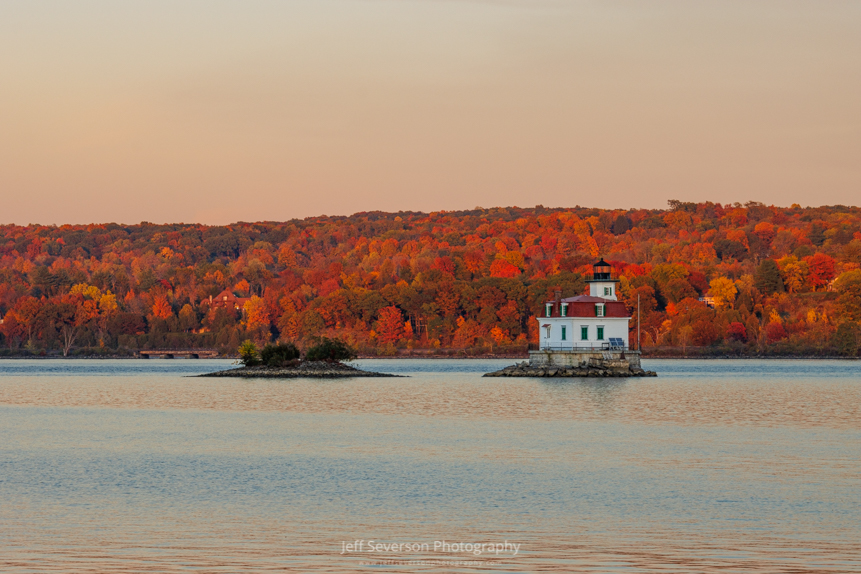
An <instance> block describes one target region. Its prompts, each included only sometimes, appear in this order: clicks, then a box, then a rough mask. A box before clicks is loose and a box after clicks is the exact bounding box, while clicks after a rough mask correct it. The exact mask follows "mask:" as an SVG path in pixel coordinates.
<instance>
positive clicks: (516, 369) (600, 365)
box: [484, 360, 658, 377]
mask: <svg viewBox="0 0 861 574" xmlns="http://www.w3.org/2000/svg"><path fill="white" fill-rule="evenodd" d="M484 376H485V377H657V376H658V374H657V373H656V372H655V371H645V370H643V369H641V368H640V367H638V366H632V365H630V364H629V363H628V362H627V361H625V360H621V361H600V362H599V361H594V362H591V361H590V362H585V363H581V364H579V365H569V366H565V365H552V364H545V365H530V364H529V362H527V361H524V362H522V363H517V364H516V365H511V366H509V367H505V368H504V369H502V370H499V371H494V372H492V373H485V375H484Z"/></svg>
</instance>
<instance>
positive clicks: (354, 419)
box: [0, 360, 861, 573]
mask: <svg viewBox="0 0 861 574" xmlns="http://www.w3.org/2000/svg"><path fill="white" fill-rule="evenodd" d="M510 363H511V361H499V360H493V361H490V360H373V361H372V360H367V361H359V364H360V365H361V366H362V367H364V368H368V369H372V370H378V371H384V372H393V373H399V374H404V375H408V378H388V379H352V380H349V379H347V380H284V381H275V380H247V379H235V380H232V379H207V378H189V377H188V375H193V374H198V373H202V372H207V371H211V370H217V369H221V368H225V367H226V366H228V365H229V362H226V361H207V360H173V361H170V360H148V361H147V360H143V361H135V360H125V361H123V360H116V361H111V360H98V361H89V360H69V361H61V360H43V361H36V360H34V361H26V360H8V361H2V362H0V571H2V572H173V571H196V572H263V571H272V570H280V571H285V570H286V571H297V572H308V571H321V572H351V571H363V570H364V571H380V570H383V571H392V572H400V571H440V572H486V571H503V572H535V571H558V572H581V571H582V572H594V571H598V572H768V573H772V572H850V571H861V542H859V541H861V369H859V368H860V367H861V364H859V363H858V362H851V361H847V362H840V361H751V360H748V361H729V360H727V361H680V360H675V361H657V360H655V361H644V367H645V368H647V369H652V370H655V371H657V372H658V373H659V377H658V378H646V379H501V378H482V377H481V374H482V373H484V372H488V371H491V370H496V369H498V368H500V367H502V366H505V365H507V364H510ZM506 542H507V543H508V544H507V545H506ZM371 543H373V544H374V547H373V548H374V551H373V552H370V551H369V544H371ZM442 543H446V544H449V546H448V547H442V546H441V545H442ZM347 544H353V546H347ZM392 544H407V545H410V546H400V547H394V548H393V547H392V546H391V545H392ZM473 544H475V545H477V547H476V546H473ZM482 544H493V545H494V547H493V550H492V551H488V547H487V546H481V545H482ZM497 544H498V545H499V546H496V545H497ZM380 545H384V546H380ZM423 545H424V546H423ZM515 548H516V552H515ZM476 552H481V553H480V554H476Z"/></svg>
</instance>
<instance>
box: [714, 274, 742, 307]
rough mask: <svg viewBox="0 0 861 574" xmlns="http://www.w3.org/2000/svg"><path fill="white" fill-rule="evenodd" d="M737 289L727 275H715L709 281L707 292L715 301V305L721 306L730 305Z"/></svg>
mask: <svg viewBox="0 0 861 574" xmlns="http://www.w3.org/2000/svg"><path fill="white" fill-rule="evenodd" d="M736 293H738V290H737V289H736V288H735V283H733V281H732V279H728V278H727V277H715V278H714V279H712V280H711V282H710V283H709V294H710V295H711V296H712V298H713V299H714V302H715V307H723V306H724V305H731V304H732V302H733V301H735V296H736Z"/></svg>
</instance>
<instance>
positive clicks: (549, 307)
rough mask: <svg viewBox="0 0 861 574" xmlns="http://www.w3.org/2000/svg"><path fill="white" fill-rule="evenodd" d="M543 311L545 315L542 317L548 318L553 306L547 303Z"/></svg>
mask: <svg viewBox="0 0 861 574" xmlns="http://www.w3.org/2000/svg"><path fill="white" fill-rule="evenodd" d="M544 311H545V313H546V314H545V315H544V316H545V317H549V316H550V315H551V313H553V305H551V304H550V303H548V304H547V305H545V309H544Z"/></svg>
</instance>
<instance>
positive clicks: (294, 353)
mask: <svg viewBox="0 0 861 574" xmlns="http://www.w3.org/2000/svg"><path fill="white" fill-rule="evenodd" d="M298 359H299V349H297V348H296V345H294V344H293V343H277V344H275V345H266V346H265V347H263V350H262V351H260V360H261V361H263V364H264V365H266V366H267V367H291V366H295V365H296V363H297V361H298Z"/></svg>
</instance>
